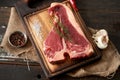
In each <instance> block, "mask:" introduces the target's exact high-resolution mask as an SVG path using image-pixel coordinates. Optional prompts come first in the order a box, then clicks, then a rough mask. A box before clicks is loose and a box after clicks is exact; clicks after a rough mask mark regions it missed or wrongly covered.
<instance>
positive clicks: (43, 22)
mask: <svg viewBox="0 0 120 80" xmlns="http://www.w3.org/2000/svg"><path fill="white" fill-rule="evenodd" d="M21 3H22V2H21ZM21 3H18V4H16V8H17V11H18V13H19V15H20V17H21V19H22V21H23V23H24V25H25V28H26V30H27V31H28V34H29V37H30V39H31V41H32V42H33V44H34V46H35V48H36V50H37V54H38V56H39V57H40V65H41V66H42V68H43V70H44V72H45V74H46V76H47V77H53V76H55V75H58V74H60V73H63V72H66V71H68V70H71V69H73V68H76V67H78V66H82V65H84V64H88V63H90V62H92V61H95V60H97V59H98V58H100V56H101V54H100V52H99V50H98V49H97V47H96V45H94V43H93V40H92V38H91V34H90V33H89V31H88V29H87V27H86V26H85V24H84V22H83V20H82V18H81V17H80V15H79V14H78V13H77V12H75V11H74V9H73V8H72V7H71V5H70V3H69V1H64V2H62V3H63V4H65V5H67V6H68V7H69V8H70V9H71V10H72V11H73V13H74V15H75V17H76V20H77V21H78V23H79V25H81V29H82V30H83V32H84V33H85V35H86V37H87V38H88V40H89V41H90V42H91V44H92V45H93V48H94V54H93V55H92V56H91V57H89V58H86V59H82V60H74V61H72V60H69V59H68V60H66V61H65V62H64V63H59V64H52V63H49V62H48V60H47V58H46V56H45V54H44V51H43V45H44V44H43V42H44V41H45V39H46V37H47V35H48V34H49V32H50V30H51V29H52V28H53V26H54V25H53V24H52V23H51V22H50V21H51V17H50V16H49V14H48V8H49V7H47V8H44V9H43V8H42V9H28V7H27V6H26V5H25V3H24V5H23V4H21ZM20 5H23V6H24V12H23V10H21V9H22V8H20Z"/></svg>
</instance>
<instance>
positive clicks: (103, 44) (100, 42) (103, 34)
mask: <svg viewBox="0 0 120 80" xmlns="http://www.w3.org/2000/svg"><path fill="white" fill-rule="evenodd" d="M92 38H94V41H95V43H96V44H97V46H98V48H100V49H105V48H107V46H108V42H109V37H108V33H107V31H106V30H105V29H101V30H99V31H97V32H96V34H93V36H92Z"/></svg>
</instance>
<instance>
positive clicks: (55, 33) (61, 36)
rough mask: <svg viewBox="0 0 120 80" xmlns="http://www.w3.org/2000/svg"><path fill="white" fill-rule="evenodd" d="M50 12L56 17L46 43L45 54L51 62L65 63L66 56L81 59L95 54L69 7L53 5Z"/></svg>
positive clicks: (59, 4)
mask: <svg viewBox="0 0 120 80" xmlns="http://www.w3.org/2000/svg"><path fill="white" fill-rule="evenodd" d="M48 12H49V14H50V16H51V17H54V19H53V23H54V27H53V28H52V30H51V31H50V33H49V34H48V36H47V38H46V40H45V41H44V52H45V55H46V57H47V59H48V61H49V62H51V63H52V62H58V61H64V60H65V58H66V57H65V55H66V54H67V55H69V57H70V59H80V58H85V57H88V56H90V55H91V54H92V53H93V48H92V45H91V43H90V42H89V41H88V40H87V38H86V37H85V35H84V33H83V31H82V30H81V28H80V25H79V24H78V23H77V21H76V19H75V17H74V14H73V13H72V11H71V9H70V8H69V7H68V6H66V5H65V4H62V3H52V4H51V7H50V8H49V9H48ZM61 25H62V26H61Z"/></svg>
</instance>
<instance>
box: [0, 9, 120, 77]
mask: <svg viewBox="0 0 120 80" xmlns="http://www.w3.org/2000/svg"><path fill="white" fill-rule="evenodd" d="M16 30H19V31H23V32H25V33H26V31H25V29H24V27H23V25H22V23H21V21H20V19H19V16H18V14H17V12H16V10H15V8H11V15H10V19H9V23H8V27H7V31H6V33H5V36H4V39H3V42H2V44H1V45H2V46H3V47H4V48H5V49H6V51H7V52H9V53H11V54H13V55H15V56H19V57H22V58H26V55H27V57H28V58H29V59H31V60H34V61H38V57H37V55H36V53H35V49H34V47H33V46H32V44H31V42H30V41H29V40H28V43H27V44H26V45H25V46H24V47H22V48H14V47H12V46H10V45H9V43H8V36H9V35H10V34H11V33H12V32H14V31H16ZM91 31H92V32H93V33H94V32H95V30H93V29H91ZM101 53H102V58H101V59H100V60H99V61H96V62H95V63H93V64H90V65H87V66H84V67H80V68H79V69H76V70H73V71H72V72H70V73H68V74H67V75H69V76H72V77H83V76H88V75H98V76H104V77H106V76H108V75H110V74H111V73H114V72H115V71H116V70H117V69H118V67H119V65H120V55H119V53H118V51H117V49H116V48H115V46H114V45H113V44H112V42H109V46H108V47H107V48H106V49H104V50H102V51H101Z"/></svg>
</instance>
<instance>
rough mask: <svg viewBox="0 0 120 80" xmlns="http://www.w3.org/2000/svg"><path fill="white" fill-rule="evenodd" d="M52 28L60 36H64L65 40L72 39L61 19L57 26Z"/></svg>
mask: <svg viewBox="0 0 120 80" xmlns="http://www.w3.org/2000/svg"><path fill="white" fill-rule="evenodd" d="M51 22H52V21H50V23H51ZM54 29H55V31H56V32H57V34H58V35H59V36H60V37H62V38H64V39H65V40H69V41H72V39H71V37H70V32H69V30H68V28H67V27H65V26H64V24H63V23H62V21H61V19H60V21H59V22H58V23H57V26H55V27H54Z"/></svg>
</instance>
